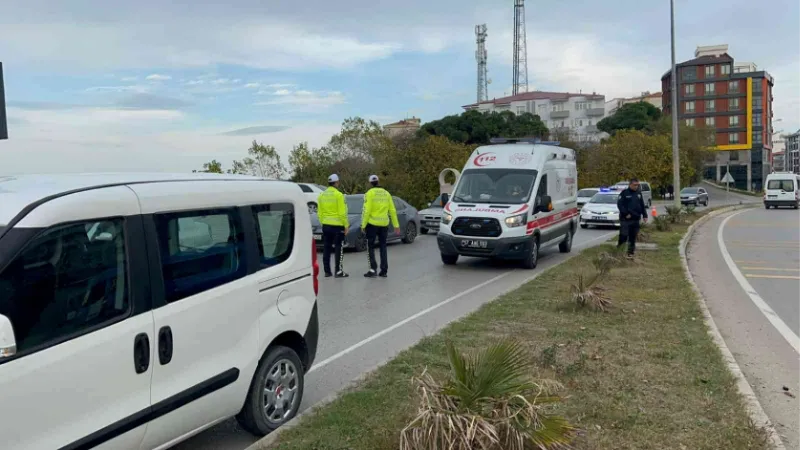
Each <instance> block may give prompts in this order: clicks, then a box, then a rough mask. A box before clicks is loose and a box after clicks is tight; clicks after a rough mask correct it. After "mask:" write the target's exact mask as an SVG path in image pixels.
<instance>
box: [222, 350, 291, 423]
mask: <svg viewBox="0 0 800 450" xmlns="http://www.w3.org/2000/svg"><path fill="white" fill-rule="evenodd" d="M303 382H304V374H303V363H302V362H300V358H299V357H298V356H297V353H295V351H294V350H292V349H290V348H289V347H284V346H282V345H279V346H275V347H272V348H270V349H269V350H267V353H266V354H265V356H264V357H262V358H261V361H259V363H258V367H257V368H256V373H255V375H253V380H252V381H251V382H250V390H249V391H248V392H247V400H246V401H245V403H244V407H243V408H242V410H241V412H239V414H238V415H237V416H236V420H237V421H238V422H239V424H240V425H241V426H242V428H244V429H245V430H247V431H249V432H250V433H252V434H254V435H256V436H264V435H266V434H269V433H271V432H272V431H274V430H275V429H277V428H278V427H279V426H281V425H283V424H285V423H286V422H288V421H289V420H291V419H292V418H293V417H294V416H295V415H297V411H298V410H299V409H300V402H301V401H302V399H303Z"/></svg>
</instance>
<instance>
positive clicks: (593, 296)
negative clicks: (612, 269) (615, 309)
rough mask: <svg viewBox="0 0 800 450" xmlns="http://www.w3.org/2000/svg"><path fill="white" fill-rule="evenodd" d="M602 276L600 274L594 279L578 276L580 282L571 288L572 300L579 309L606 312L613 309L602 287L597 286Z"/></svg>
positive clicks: (593, 277)
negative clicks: (586, 308) (587, 308)
mask: <svg viewBox="0 0 800 450" xmlns="http://www.w3.org/2000/svg"><path fill="white" fill-rule="evenodd" d="M601 276H602V275H601V274H600V273H599V272H598V273H597V274H595V275H594V276H592V277H588V278H587V277H585V276H584V275H583V274H580V275H578V282H577V283H575V284H573V285H572V286H571V287H570V291H571V292H572V300H574V301H575V304H576V305H577V306H578V307H579V308H584V307H587V306H588V307H590V308H592V309H595V310H598V311H603V312H605V311H606V310H608V308H610V307H611V299H610V298H608V297H607V296H606V295H605V293H604V289H603V287H602V286H599V285H598V284H597V281H599V280H600V277H601Z"/></svg>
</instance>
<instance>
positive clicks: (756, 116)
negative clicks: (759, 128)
mask: <svg viewBox="0 0 800 450" xmlns="http://www.w3.org/2000/svg"><path fill="white" fill-rule="evenodd" d="M761 117H762V116H761V113H753V125H761Z"/></svg>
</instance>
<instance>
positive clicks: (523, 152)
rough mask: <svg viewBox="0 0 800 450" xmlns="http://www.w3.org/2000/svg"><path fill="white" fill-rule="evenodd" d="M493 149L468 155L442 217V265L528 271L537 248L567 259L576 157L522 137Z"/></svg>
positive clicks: (573, 222)
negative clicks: (491, 263) (477, 263)
mask: <svg viewBox="0 0 800 450" xmlns="http://www.w3.org/2000/svg"><path fill="white" fill-rule="evenodd" d="M491 144H492V145H488V146H481V147H478V148H477V149H475V151H474V152H472V155H470V157H469V159H468V160H467V163H466V165H465V166H464V169H463V170H462V172H461V176H460V177H459V179H458V182H457V183H456V186H455V188H454V189H453V194H452V195H451V196H450V201H449V202H448V203H447V205H445V207H444V209H443V211H442V222H441V225H440V227H439V233H438V234H437V243H438V245H439V252H440V253H441V256H442V262H443V263H444V264H446V265H453V264H456V262H457V261H458V258H459V256H462V255H463V256H473V257H482V258H495V259H512V260H518V261H520V262H521V264H522V266H523V267H525V268H527V269H534V268H536V265H537V263H538V261H539V253H540V252H541V250H542V249H543V248H547V247H550V246H554V245H558V248H559V250H560V251H561V252H562V253H569V252H570V251H571V250H572V240H573V237H574V235H575V231H576V230H577V227H578V220H579V219H578V205H577V196H576V194H577V187H578V171H577V167H576V165H575V152H574V151H573V150H572V149H568V148H563V147H559V145H558V144H559V143H558V142H542V141H539V140H535V139H528V138H519V139H506V138H496V139H492V141H491Z"/></svg>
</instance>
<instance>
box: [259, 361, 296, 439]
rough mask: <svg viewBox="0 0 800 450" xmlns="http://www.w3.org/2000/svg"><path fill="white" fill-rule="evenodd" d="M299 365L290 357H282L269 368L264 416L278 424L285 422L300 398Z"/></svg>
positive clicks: (265, 388)
mask: <svg viewBox="0 0 800 450" xmlns="http://www.w3.org/2000/svg"><path fill="white" fill-rule="evenodd" d="M297 371H298V369H297V367H295V365H294V363H292V362H291V361H289V360H288V359H281V360H279V361H277V362H275V364H273V365H272V367H271V368H270V369H269V372H267V376H266V380H265V382H264V417H265V418H266V419H267V420H268V421H269V422H271V423H274V424H276V425H279V424H282V423H284V422H285V421H286V420H287V419H289V418H290V416H291V415H292V414H293V411H294V410H295V409H296V406H297V405H296V403H297V402H298V401H299V400H300V396H299V395H297V394H298V389H299V384H300V380H299V377H298V375H297Z"/></svg>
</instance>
